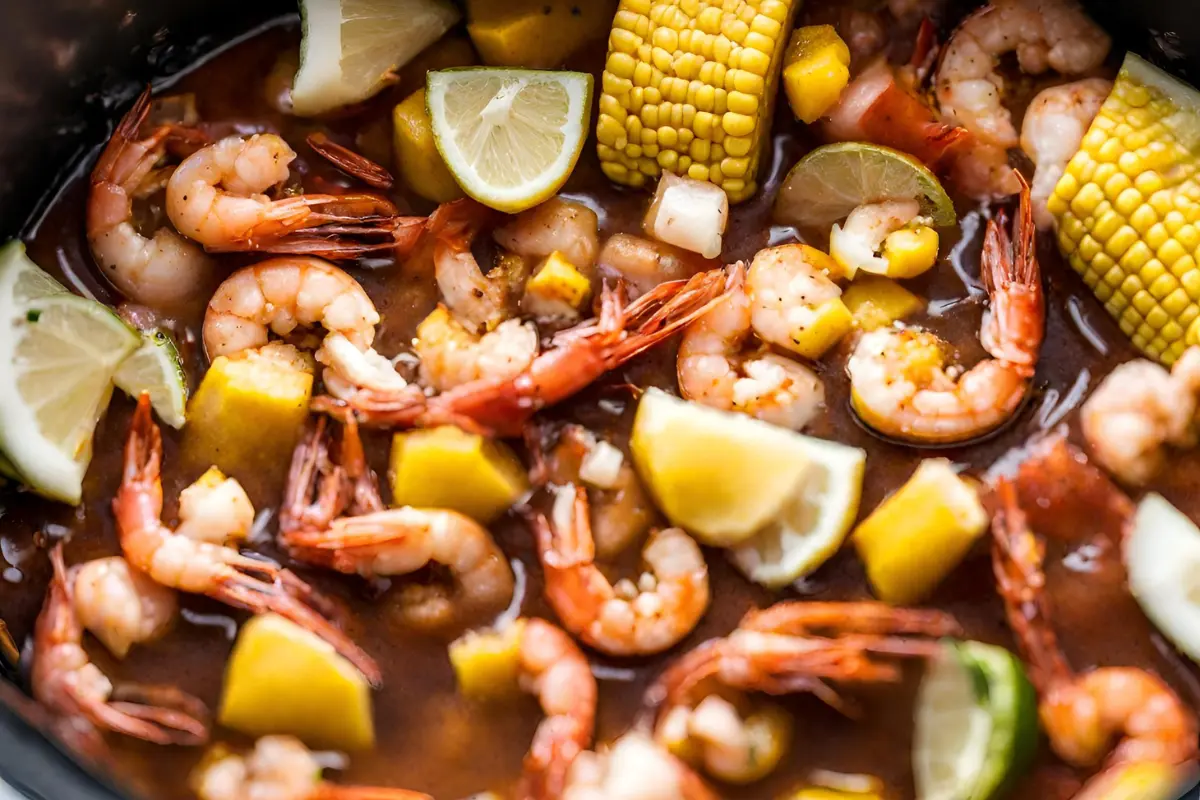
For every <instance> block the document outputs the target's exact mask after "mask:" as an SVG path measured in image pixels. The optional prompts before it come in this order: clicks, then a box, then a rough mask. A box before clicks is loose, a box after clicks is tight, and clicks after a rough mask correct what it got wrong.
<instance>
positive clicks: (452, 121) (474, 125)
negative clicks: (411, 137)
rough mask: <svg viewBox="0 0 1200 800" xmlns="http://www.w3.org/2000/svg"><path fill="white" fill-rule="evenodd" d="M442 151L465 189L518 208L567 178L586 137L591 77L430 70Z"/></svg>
mask: <svg viewBox="0 0 1200 800" xmlns="http://www.w3.org/2000/svg"><path fill="white" fill-rule="evenodd" d="M425 102H426V104H427V105H428V108H429V116H430V118H431V119H432V120H433V135H434V139H435V140H436V142H437V148H438V152H440V153H441V154H442V159H443V160H445V162H446V166H448V167H449V168H450V172H451V174H453V175H454V179H455V180H456V181H458V184H459V186H461V187H462V189H463V191H465V192H466V193H467V194H469V195H471V197H474V198H475V199H476V200H478V201H479V202H481V203H483V204H484V205H488V206H491V207H492V208H496V209H499V210H500V211H507V212H509V213H516V212H518V211H522V210H524V209H526V208H529V207H531V206H535V205H537V204H538V203H540V202H542V201H543V200H546V199H548V198H550V197H551V196H553V195H554V193H555V192H557V191H558V190H559V188H560V187H561V186H562V185H563V184H564V183H565V182H566V180H567V178H569V177H570V175H571V170H573V169H574V168H575V162H576V161H578V160H579V153H580V151H582V150H583V143H584V141H585V140H586V139H587V132H588V126H589V124H590V118H591V111H592V76H591V75H587V74H585V73H582V72H555V71H550V70H533V69H486V68H478V69H473V68H469V69H449V70H443V71H441V72H431V73H429V76H428V79H427V90H426V100H425Z"/></svg>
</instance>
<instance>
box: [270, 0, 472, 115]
mask: <svg viewBox="0 0 1200 800" xmlns="http://www.w3.org/2000/svg"><path fill="white" fill-rule="evenodd" d="M461 17H462V14H461V13H460V12H459V10H458V9H457V8H455V7H454V5H453V4H452V3H450V2H447V0H302V2H301V3H300V18H301V22H302V25H303V28H304V34H303V39H302V41H301V43H300V69H299V71H297V72H296V81H295V85H294V86H293V88H292V109H293V111H295V113H296V114H297V115H299V116H302V117H311V116H314V115H316V114H323V113H325V112H326V111H332V110H333V109H335V108H339V107H341V106H347V105H351V104H352V103H359V102H362V101H363V100H366V99H367V98H368V97H370V96H371V95H373V94H375V93H376V92H378V91H379V90H380V89H382V88H383V87H384V86H386V85H387V79H388V73H390V72H391V71H392V70H394V69H396V68H398V67H401V66H403V65H404V64H407V63H408V62H409V61H410V60H412V58H413V57H414V56H416V55H417V54H418V53H420V52H421V51H422V50H424V49H425V48H426V47H428V46H429V45H431V44H433V43H434V42H435V41H437V40H438V39H439V38H441V36H442V34H444V33H445V32H446V31H448V30H449V29H450V28H451V27H452V26H453V25H454V24H455V23H457V22H458V21H459V19H460V18H461Z"/></svg>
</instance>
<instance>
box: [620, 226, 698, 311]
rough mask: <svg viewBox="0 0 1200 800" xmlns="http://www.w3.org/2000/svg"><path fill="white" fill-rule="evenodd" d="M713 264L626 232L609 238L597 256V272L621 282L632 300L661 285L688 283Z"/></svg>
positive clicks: (676, 248) (664, 243)
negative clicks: (686, 281) (628, 288)
mask: <svg viewBox="0 0 1200 800" xmlns="http://www.w3.org/2000/svg"><path fill="white" fill-rule="evenodd" d="M716 263H717V262H715V261H713V260H711V259H707V258H703V257H701V256H700V255H698V254H696V253H693V252H691V251H690V250H684V249H683V248H681V247H675V246H674V245H670V244H667V243H666V242H656V241H654V240H652V239H643V238H642V237H640V236H633V235H631V234H628V233H618V234H616V235H615V236H610V237H608V240H607V241H605V242H604V248H603V249H602V250H601V251H600V255H599V256H598V257H597V264H598V266H599V270H600V273H601V274H602V275H603V276H605V277H614V278H620V279H621V280H623V281H624V282H625V283H626V285H628V286H629V287H630V288H631V289H632V294H633V296H634V297H639V296H641V295H643V294H645V293H646V292H648V291H650V290H651V289H653V288H654V287H655V286H658V285H659V284H660V283H666V282H667V281H678V280H687V279H688V278H690V277H692V276H693V275H695V274H696V273H697V272H703V271H704V270H706V269H712V268H713V267H714V266H715V265H716Z"/></svg>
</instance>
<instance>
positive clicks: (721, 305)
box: [676, 272, 836, 430]
mask: <svg viewBox="0 0 1200 800" xmlns="http://www.w3.org/2000/svg"><path fill="white" fill-rule="evenodd" d="M737 275H738V276H739V277H740V275H741V273H740V272H738V273H737ZM835 288H836V287H835ZM760 298H761V296H760ZM754 308H755V307H754V304H753V302H752V301H751V299H750V296H749V295H748V294H747V292H746V291H745V289H744V288H743V285H742V283H741V282H740V281H739V282H738V284H736V285H735V286H734V287H733V288H732V289H731V290H730V291H729V292H728V293H726V294H725V295H724V297H722V298H721V300H720V301H719V302H718V303H717V305H716V306H715V307H713V308H712V309H711V310H710V311H709V312H708V313H706V314H705V315H704V316H702V317H700V318H699V319H697V320H696V321H695V322H693V323H692V324H691V325H689V326H688V328H687V330H686V331H684V334H683V339H682V340H681V341H680V343H679V355H678V359H677V361H676V372H677V374H678V377H679V390H680V392H682V393H683V396H684V397H686V398H688V399H689V400H695V401H696V402H699V403H703V404H704V405H707V406H712V407H714V408H721V409H727V410H733V411H741V412H742V413H745V414H749V415H750V416H752V417H756V418H757V419H761V420H766V421H767V422H771V423H774V424H776V425H780V426H783V427H785V428H792V429H794V430H799V429H801V428H803V427H804V426H805V425H807V424H808V423H809V422H811V421H812V420H813V419H814V418H815V417H816V416H817V414H819V413H820V411H821V409H822V408H823V407H824V404H825V385H824V384H823V383H822V382H821V379H820V377H818V376H817V374H816V373H815V372H813V371H812V370H811V369H809V368H808V367H806V366H804V365H803V364H801V363H800V362H798V361H794V360H792V359H790V358H787V357H784V356H781V355H777V354H775V353H769V352H768V353H763V354H761V355H755V356H748V355H746V354H744V353H743V350H744V349H745V343H746V341H747V339H748V338H749V336H750V333H751V330H752V326H753V319H754ZM759 313H760V319H761V320H764V324H766V320H768V319H770V320H772V321H771V324H770V326H769V327H768V328H767V331H768V333H772V334H774V333H777V332H778V330H779V328H781V327H788V323H787V322H786V320H785V319H784V317H783V315H782V314H780V313H778V312H777V309H776V308H775V307H774V304H773V303H768V304H767V305H766V306H765V307H764V308H762V309H760V312H759Z"/></svg>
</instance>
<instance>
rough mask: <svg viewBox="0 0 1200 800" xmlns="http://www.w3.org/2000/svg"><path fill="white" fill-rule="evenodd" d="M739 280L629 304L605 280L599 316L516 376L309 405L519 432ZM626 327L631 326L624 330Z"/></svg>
mask: <svg viewBox="0 0 1200 800" xmlns="http://www.w3.org/2000/svg"><path fill="white" fill-rule="evenodd" d="M735 274H737V275H740V274H741V273H740V272H739V271H737V270H735ZM737 280H738V279H737V278H733V277H731V278H730V280H729V281H728V282H727V281H726V276H725V273H724V270H720V269H717V270H711V271H709V272H705V273H701V274H700V275H697V276H695V277H694V278H692V279H691V280H690V281H687V282H683V281H676V282H671V283H664V284H661V285H659V286H657V287H655V289H654V290H653V291H651V292H649V293H648V294H645V295H643V296H641V297H639V298H638V299H637V300H635V301H634V302H632V303H630V304H629V305H628V306H626V305H625V299H624V292H623V290H622V289H621V288H620V284H618V288H617V289H615V290H613V289H610V288H609V287H607V286H606V287H605V288H604V291H603V292H601V296H600V299H601V312H600V316H599V317H598V318H597V319H594V320H588V321H585V322H584V323H582V324H581V325H579V326H576V327H574V328H571V329H569V330H566V331H562V332H561V333H559V334H558V335H557V336H556V337H555V339H554V345H555V346H554V347H552V348H550V349H549V350H547V351H545V352H543V353H542V354H541V355H539V356H538V357H537V358H535V359H534V360H533V362H532V363H531V364H530V365H529V368H528V369H526V370H525V371H524V372H522V373H521V374H520V375H518V376H517V377H515V378H511V379H508V378H501V379H496V378H487V379H484V380H479V381H472V382H471V383H466V384H463V385H462V386H459V387H456V388H454V389H451V390H450V391H448V392H443V393H442V394H439V395H435V396H434V397H426V396H425V395H424V393H422V392H420V391H413V390H412V389H411V387H410V388H408V389H407V390H404V391H387V392H384V391H374V390H362V391H358V392H355V393H354V394H353V395H352V396H350V397H348V398H346V399H345V400H344V401H342V402H338V401H335V400H333V399H331V398H317V399H316V400H315V401H314V402H313V406H312V407H313V409H314V410H317V411H321V412H328V413H332V414H336V415H340V416H344V415H345V414H346V413H347V412H348V411H352V412H354V413H356V414H357V415H358V416H359V418H360V419H361V420H363V421H365V422H366V423H368V424H372V425H385V426H404V425H407V426H411V425H423V426H427V425H444V424H447V423H450V424H457V425H460V426H466V427H470V428H472V429H474V430H478V431H481V432H486V433H489V434H491V435H494V436H513V437H516V436H520V435H521V434H522V433H523V431H524V428H525V424H526V423H527V422H528V421H529V419H530V418H531V417H532V416H533V415H534V414H535V413H537V412H538V411H540V410H541V409H543V408H545V407H547V406H551V405H554V404H555V403H558V402H560V401H562V400H565V399H566V398H568V397H571V396H572V395H574V394H575V393H576V392H578V391H580V390H581V389H583V388H584V387H586V386H588V385H589V384H591V383H592V382H593V381H595V380H596V379H597V378H599V377H600V376H601V375H603V374H604V373H605V372H608V371H609V370H611V369H616V368H617V367H619V366H621V365H622V364H624V363H625V362H626V361H628V360H629V359H631V358H633V357H634V356H636V355H639V354H640V353H643V352H645V351H647V350H649V349H650V348H652V347H654V346H655V345H657V344H659V343H660V342H662V341H663V340H665V339H667V338H668V337H670V336H672V335H673V334H675V333H677V332H679V331H680V330H681V329H683V328H684V327H685V326H687V325H688V324H689V323H691V322H692V321H693V320H694V319H696V318H697V317H698V316H700V315H702V314H703V313H704V312H705V311H707V310H708V309H709V307H710V305H711V304H712V303H713V302H715V301H716V300H717V299H718V298H720V297H721V296H722V295H723V294H724V292H725V291H727V290H728V288H729V285H730V284H732V283H733V282H735V281H737ZM631 326H632V327H633V330H626V328H628V327H631Z"/></svg>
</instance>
